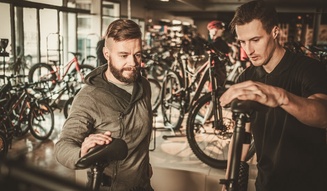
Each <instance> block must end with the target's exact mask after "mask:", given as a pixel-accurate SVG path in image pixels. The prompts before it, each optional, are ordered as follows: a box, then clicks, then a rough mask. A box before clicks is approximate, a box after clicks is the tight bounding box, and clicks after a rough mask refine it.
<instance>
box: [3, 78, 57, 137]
mask: <svg viewBox="0 0 327 191" xmlns="http://www.w3.org/2000/svg"><path fill="white" fill-rule="evenodd" d="M5 77H6V78H7V79H8V80H7V81H8V83H7V84H6V85H4V87H3V88H2V89H1V92H0V96H1V97H0V98H2V99H1V100H2V104H1V107H0V108H1V109H0V111H1V112H0V114H1V116H2V117H1V121H0V125H1V129H2V130H4V132H5V133H7V134H6V135H7V138H8V139H9V140H10V141H11V139H12V136H18V137H20V136H23V135H24V134H26V133H27V132H28V131H30V133H31V134H32V135H33V136H34V137H35V138H36V139H39V140H46V139H48V138H49V137H50V135H51V134H52V131H53V130H54V114H53V110H52V108H51V107H50V106H49V105H48V103H47V101H46V100H44V99H41V98H42V95H41V94H42V93H43V92H42V90H41V89H39V88H37V86H38V85H39V84H40V83H42V82H35V83H25V84H23V85H16V86H12V84H11V83H10V80H11V79H12V78H15V76H5ZM16 77H17V76H16ZM18 77H22V76H18ZM3 98H4V99H3Z"/></svg>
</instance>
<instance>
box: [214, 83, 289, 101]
mask: <svg viewBox="0 0 327 191" xmlns="http://www.w3.org/2000/svg"><path fill="white" fill-rule="evenodd" d="M235 98H237V99H239V100H252V101H257V102H259V103H261V104H263V105H266V106H269V107H278V106H281V105H285V104H287V102H288V101H287V99H286V91H285V90H283V89H281V88H278V87H274V86H270V85H266V84H263V83H260V82H254V81H245V82H242V83H238V84H235V85H232V86H231V87H230V88H229V89H228V90H227V91H226V92H225V93H224V94H223V95H222V96H221V97H220V99H219V100H220V105H221V106H226V105H227V104H229V103H230V102H231V101H232V100H234V99H235Z"/></svg>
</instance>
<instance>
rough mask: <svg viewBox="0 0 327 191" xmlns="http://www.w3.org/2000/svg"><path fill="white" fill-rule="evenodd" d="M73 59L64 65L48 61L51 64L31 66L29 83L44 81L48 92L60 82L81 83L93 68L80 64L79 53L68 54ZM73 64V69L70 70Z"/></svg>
mask: <svg viewBox="0 0 327 191" xmlns="http://www.w3.org/2000/svg"><path fill="white" fill-rule="evenodd" d="M69 53H71V54H73V56H74V57H73V58H72V59H71V60H70V61H69V62H68V63H67V64H65V65H63V66H60V65H58V61H55V60H50V62H51V63H52V64H47V63H37V64H35V65H33V66H32V67H31V69H30V71H29V73H28V80H29V82H37V81H44V82H46V83H47V84H46V85H47V87H48V88H49V89H50V90H53V89H54V88H55V87H56V85H57V84H60V83H61V82H62V81H72V82H73V81H75V82H77V83H83V80H84V78H85V76H86V75H87V74H88V73H90V72H91V71H92V70H94V69H95V68H94V67H93V66H91V65H88V64H83V65H82V64H80V63H79V61H78V56H80V53H74V52H69ZM73 64H75V68H72V66H73Z"/></svg>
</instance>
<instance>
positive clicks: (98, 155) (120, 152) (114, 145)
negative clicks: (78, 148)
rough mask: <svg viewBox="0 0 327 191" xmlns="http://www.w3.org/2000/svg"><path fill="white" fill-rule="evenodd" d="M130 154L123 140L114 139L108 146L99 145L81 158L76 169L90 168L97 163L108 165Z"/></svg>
mask: <svg viewBox="0 0 327 191" xmlns="http://www.w3.org/2000/svg"><path fill="white" fill-rule="evenodd" d="M127 152H128V148H127V144H126V142H125V141H124V140H122V139H116V138H113V139H112V142H111V143H109V144H107V145H97V146H95V147H94V148H93V149H91V150H90V151H89V152H88V153H87V154H86V155H85V156H83V157H82V158H80V159H79V160H78V161H77V163H76V164H75V167H77V168H79V169H84V168H89V167H91V166H92V165H95V164H96V163H108V162H111V161H116V160H123V159H125V158H126V156H127Z"/></svg>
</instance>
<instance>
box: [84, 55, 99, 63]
mask: <svg viewBox="0 0 327 191" xmlns="http://www.w3.org/2000/svg"><path fill="white" fill-rule="evenodd" d="M81 65H90V66H93V65H94V66H98V59H97V57H95V56H92V55H89V56H87V57H86V58H83V60H82V62H81Z"/></svg>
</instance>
